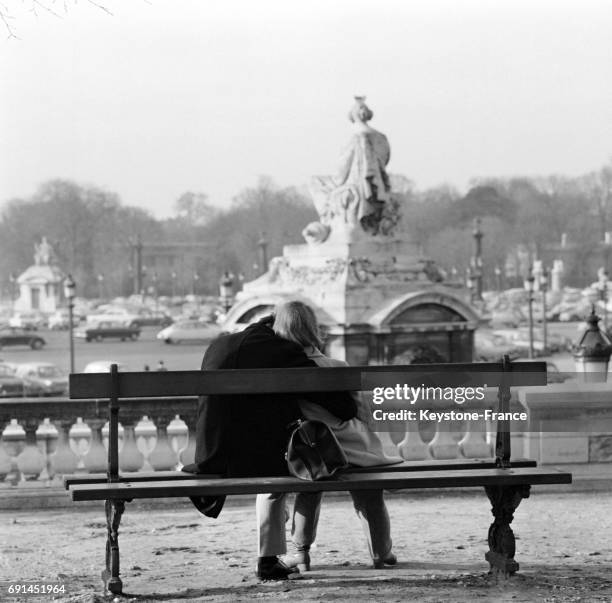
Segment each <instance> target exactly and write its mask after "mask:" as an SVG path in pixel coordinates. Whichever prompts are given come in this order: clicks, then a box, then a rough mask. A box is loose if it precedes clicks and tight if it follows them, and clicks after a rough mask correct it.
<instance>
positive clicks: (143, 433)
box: [0, 389, 520, 487]
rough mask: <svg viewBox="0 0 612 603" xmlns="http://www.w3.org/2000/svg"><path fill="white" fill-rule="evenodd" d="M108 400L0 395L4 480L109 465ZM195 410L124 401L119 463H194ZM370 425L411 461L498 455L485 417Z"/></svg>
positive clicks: (129, 466)
mask: <svg viewBox="0 0 612 603" xmlns="http://www.w3.org/2000/svg"><path fill="white" fill-rule="evenodd" d="M107 407H108V403H107V401H106V400H94V401H91V400H90V401H84V400H83V401H81V400H66V399H63V398H62V399H59V398H44V399H41V398H37V399H23V398H21V399H11V400H0V433H1V439H0V484H4V486H5V487H9V486H16V485H18V484H20V483H23V482H38V483H39V484H40V485H51V484H52V483H54V482H55V483H57V481H58V480H59V479H61V476H62V475H64V474H71V473H75V472H77V473H78V472H83V473H94V472H104V471H106V469H107V449H108V426H107V416H108V408H107ZM413 408H416V409H418V410H420V409H425V408H429V409H431V410H436V411H444V410H450V409H454V410H460V411H472V410H479V411H482V410H483V409H486V408H488V409H492V410H495V409H496V408H497V391H496V390H494V389H489V390H487V394H486V396H485V399H484V400H482V401H480V402H478V403H476V402H473V401H472V402H469V403H465V404H463V405H461V406H459V405H456V404H447V405H440V404H436V405H435V406H431V407H430V406H425V405H424V404H423V403H419V405H418V406H416V407H413ZM196 409H197V399H196V398H181V399H177V398H172V399H164V398H144V399H135V400H130V402H129V403H127V404H123V405H122V407H121V412H120V417H119V420H120V429H119V437H120V455H119V466H120V470H121V471H122V472H133V471H160V470H169V469H177V468H180V467H181V466H183V465H185V464H188V463H190V462H192V461H193V458H194V453H195V422H196ZM386 410H389V408H388V407H387V408H386ZM372 424H373V425H374V428H375V429H376V431H377V432H378V435H379V436H380V438H381V440H382V441H383V445H384V447H385V450H386V452H387V453H390V454H399V455H401V456H402V457H403V458H404V459H406V460H426V459H453V458H488V457H491V456H492V454H493V446H494V444H493V439H494V433H495V425H494V424H491V423H490V422H486V421H484V420H479V421H453V422H447V421H444V422H441V423H436V422H418V421H402V422H393V423H392V424H391V423H388V424H385V423H380V422H375V423H372ZM518 456H520V453H519V454H518Z"/></svg>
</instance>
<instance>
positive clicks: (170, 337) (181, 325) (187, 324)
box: [157, 320, 221, 343]
mask: <svg viewBox="0 0 612 603" xmlns="http://www.w3.org/2000/svg"><path fill="white" fill-rule="evenodd" d="M219 333H221V328H220V327H219V325H216V324H213V323H209V322H200V321H198V320H183V321H179V322H175V323H174V324H171V325H170V326H169V327H166V328H165V329H162V330H161V331H160V332H159V333H158V334H157V339H161V340H162V341H163V342H165V343H181V342H182V341H189V342H194V343H195V342H198V343H208V342H209V341H211V340H212V339H214V338H215V337H216V336H217V335H219Z"/></svg>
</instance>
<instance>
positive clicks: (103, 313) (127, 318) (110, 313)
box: [87, 305, 138, 326]
mask: <svg viewBox="0 0 612 603" xmlns="http://www.w3.org/2000/svg"><path fill="white" fill-rule="evenodd" d="M109 320H110V321H112V322H121V323H123V324H126V325H129V324H133V325H134V326H137V325H138V314H137V313H136V312H132V311H130V310H128V309H127V308H123V307H121V306H108V305H105V306H100V307H99V308H98V309H97V310H96V311H95V312H92V313H89V314H87V322H88V323H98V322H101V321H104V322H106V321H109Z"/></svg>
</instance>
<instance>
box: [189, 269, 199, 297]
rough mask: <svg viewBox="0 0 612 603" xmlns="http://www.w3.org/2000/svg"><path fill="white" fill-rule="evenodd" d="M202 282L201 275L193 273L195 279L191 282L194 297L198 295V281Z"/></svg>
mask: <svg viewBox="0 0 612 603" xmlns="http://www.w3.org/2000/svg"><path fill="white" fill-rule="evenodd" d="M199 280H200V275H199V274H198V273H197V272H194V273H193V279H192V281H191V293H192V294H193V296H194V297H196V296H197V294H198V281H199Z"/></svg>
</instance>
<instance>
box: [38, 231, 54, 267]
mask: <svg viewBox="0 0 612 603" xmlns="http://www.w3.org/2000/svg"><path fill="white" fill-rule="evenodd" d="M52 259H53V247H51V245H50V244H49V242H48V241H47V237H43V238H42V240H41V242H40V243H39V244H38V245H37V244H36V243H34V263H35V264H36V265H37V266H48V265H49V264H50V263H51V260H52Z"/></svg>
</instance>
